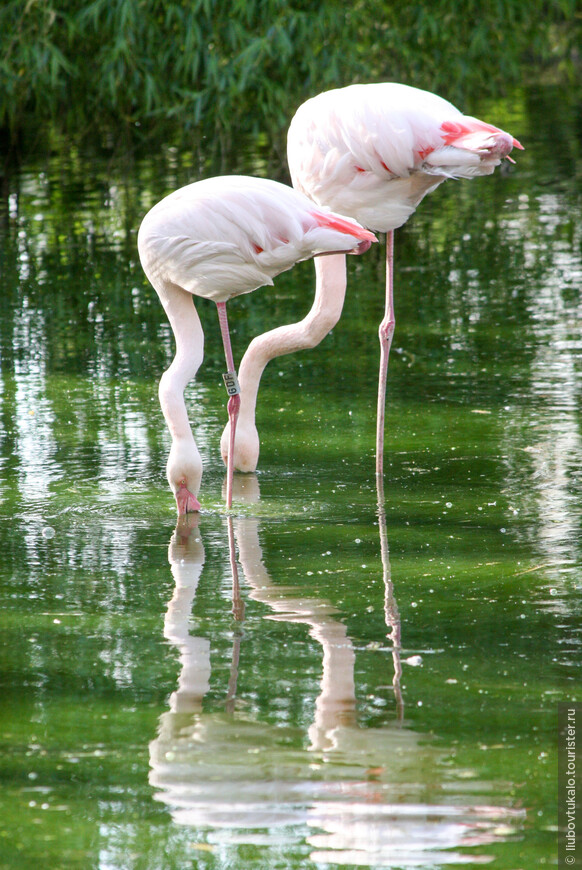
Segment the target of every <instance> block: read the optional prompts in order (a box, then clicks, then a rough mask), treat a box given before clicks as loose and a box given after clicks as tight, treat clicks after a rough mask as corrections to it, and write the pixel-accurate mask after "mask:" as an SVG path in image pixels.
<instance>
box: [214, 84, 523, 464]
mask: <svg viewBox="0 0 582 870" xmlns="http://www.w3.org/2000/svg"><path fill="white" fill-rule="evenodd" d="M287 146H288V148H287V156H288V162H289V169H290V172H291V180H292V182H293V186H294V187H295V188H296V189H298V190H300V191H301V192H302V193H304V194H306V195H307V196H309V197H310V198H311V199H312V200H313V201H314V202H315V203H317V204H318V205H320V206H324V205H325V206H327V207H328V208H332V209H334V210H337V211H339V212H341V213H342V214H346V215H349V216H350V217H351V218H354V219H355V220H357V221H358V222H359V223H361V224H362V225H363V226H365V227H367V228H368V229H371V230H373V231H374V232H384V233H386V234H387V238H386V305H385V313H384V317H383V319H382V322H381V324H380V328H379V337H380V349H381V350H380V375H379V384H378V411H377V430H376V474H377V475H379V476H381V475H382V473H383V457H384V414H385V401H386V380H387V370H388V358H389V353H390V345H391V342H392V336H393V333H394V326H395V318H394V305H393V279H392V275H393V259H394V230H395V229H397V228H398V227H400V226H402V224H404V223H405V222H406V221H407V220H408V218H409V217H410V216H411V215H412V214H413V213H414V211H415V210H416V207H417V206H418V204H419V203H420V201H421V200H422V199H423V197H424V196H426V194H427V193H429V192H430V191H432V190H434V189H435V188H436V187H438V185H439V184H441V183H442V182H443V181H445V180H446V179H447V178H473V177H475V176H478V175H489V174H490V173H492V172H493V171H494V169H495V167H496V166H498V165H499V164H500V163H501V161H502V160H503V159H504V158H507V159H508V160H510V161H511V162H513V160H512V158H511V157H509V153H510V152H511V150H512V149H513V148H514V147H515V148H522V145H521V144H520V143H519V142H518V141H517V139H514V138H513V136H511V135H510V134H509V133H506V132H504V131H503V130H500V129H499V128H498V127H494V126H492V125H491V124H487V123H485V122H484V121H480V120H478V119H477V118H472V117H469V116H467V115H463V114H462V113H461V112H460V111H459V109H457V108H455V106H453V105H452V104H451V103H449V102H447V100H444V99H442V98H441V97H438V96H436V95H435V94H432V93H429V92H428V91H423V90H419V89H418V88H413V87H409V86H408V85H402V84H396V83H392V82H384V83H378V84H365V85H350V86H348V87H345V88H338V89H336V90H331V91H325V92H323V93H321V94H319V95H317V96H315V97H313V98H311V99H310V100H307V102H305V103H303V105H301V106H300V107H299V109H298V110H297V112H296V114H295V116H294V117H293V119H292V121H291V124H290V127H289V132H288V139H287ZM338 259H339V260H344V261H345V258H343V257H341V256H340V257H329V258H327V260H326V261H321V262H317V261H316V264H315V266H316V276H317V286H316V296H315V301H314V304H313V307H312V309H311V311H310V312H309V314H308V315H307V317H306V318H305V319H304V320H303V321H301V322H299V323H296V324H293V325H291V326H286V327H279V328H278V329H275V330H271V331H270V332H267V333H264V334H263V335H261V336H258V337H257V338H255V339H254V340H253V341H252V342H251V344H250V345H249V348H248V349H247V352H246V353H245V355H244V356H243V359H242V361H241V366H240V374H241V409H240V413H241V417H243V416H244V418H245V421H246V427H245V432H246V433H249V432H250V433H252V437H250V436H249V439H248V440H246V441H245V442H244V443H243V441H242V437H241V443H240V444H238V443H237V444H236V445H235V460H234V461H235V463H236V465H237V467H239V468H240V469H241V470H243V471H253V470H254V468H255V467H256V464H257V461H258V456H259V439H258V434H256V425H255V422H254V413H255V406H256V398H257V392H258V388H259V382H260V378H261V374H262V371H263V369H264V367H265V366H266V365H267V363H268V362H269V360H270V359H273V358H274V357H275V356H279V355H281V354H283V353H289V352H291V351H294V350H298V349H300V348H306V347H314V346H315V345H316V344H318V343H319V342H320V341H321V340H322V339H323V338H324V337H325V336H326V335H327V333H328V332H329V330H330V329H331V328H332V327H333V326H334V325H335V323H337V321H338V319H339V317H340V315H341V311H342V307H343V302H344V296H345V284H344V285H343V286H342V285H340V284H339V283H338V281H337V280H336V281H334V282H330V281H328V280H326V273H327V270H330V271H331V270H334V271H335V273H336V275H337V276H339V274H340V270H341V266H340V264H339V263H338ZM241 435H242V433H241ZM227 444H228V427H227V429H226V430H225V432H224V433H223V436H222V442H221V446H222V453H223V457H224V456H225V455H226V452H227Z"/></svg>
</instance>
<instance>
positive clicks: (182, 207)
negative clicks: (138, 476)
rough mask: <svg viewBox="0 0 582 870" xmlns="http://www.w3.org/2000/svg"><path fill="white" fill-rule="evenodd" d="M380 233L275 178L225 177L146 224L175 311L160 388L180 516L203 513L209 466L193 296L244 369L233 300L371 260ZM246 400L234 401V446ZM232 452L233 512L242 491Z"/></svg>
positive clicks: (142, 236) (149, 254)
mask: <svg viewBox="0 0 582 870" xmlns="http://www.w3.org/2000/svg"><path fill="white" fill-rule="evenodd" d="M374 241H376V238H375V236H374V235H373V234H372V233H371V232H369V231H368V230H365V229H363V228H362V227H361V226H359V225H358V224H357V223H356V222H355V221H353V220H351V219H347V218H343V217H341V216H340V215H336V214H334V213H332V212H330V211H328V210H327V208H325V207H317V206H316V205H314V203H313V202H312V201H311V200H309V199H308V198H307V197H306V196H304V195H303V194H302V193H300V192H298V191H296V190H293V189H292V188H290V187H287V186H286V185H283V184H279V183H278V182H275V181H270V180H267V179H259V178H248V177H245V176H223V177H218V178H210V179H205V180H203V181H198V182H195V183H194V184H190V185H187V186H186V187H183V188H181V189H179V190H176V191H174V192H173V193H171V194H169V195H168V196H166V197H165V198H164V199H163V200H161V201H160V202H159V203H157V205H155V206H154V207H153V208H152V209H151V210H150V211H149V212H148V213H147V214H146V216H145V217H144V219H143V221H142V224H141V226H140V229H139V233H138V250H139V256H140V260H141V263H142V266H143V269H144V271H145V273H146V275H147V277H148V279H149V280H150V282H151V284H152V285H153V287H154V288H155V290H156V291H157V293H158V295H159V297H160V300H161V302H162V304H163V306H164V308H165V310H166V314H167V316H168V319H169V321H170V325H171V327H172V330H173V332H174V337H175V339H176V355H175V357H174V360H173V362H172V364H171V365H170V367H169V369H168V370H167V371H166V372H165V373H164V375H163V376H162V379H161V381H160V390H159V394H160V403H161V406H162V410H163V413H164V417H165V419H166V422H167V424H168V428H169V430H170V433H171V435H172V448H171V450H170V455H169V458H168V464H167V469H166V471H167V477H168V481H169V483H170V487H171V488H172V491H173V492H174V495H175V497H176V504H177V508H178V513H179V514H185V513H189V512H191V511H196V510H199V508H200V504H199V502H198V499H197V493H198V490H199V487H200V479H201V476H202V463H201V459H200V454H199V452H198V448H197V447H196V443H195V441H194V437H193V435H192V430H191V428H190V424H189V421H188V415H187V412H186V406H185V402H184V395H183V394H184V388H185V386H186V384H187V383H188V382H189V381H190V380H191V379H192V378H193V377H194V376H195V374H196V372H197V370H198V368H199V366H200V364H201V362H202V356H203V343H204V336H203V333H202V327H201V325H200V320H199V317H198V314H197V312H196V309H195V308H194V306H193V304H192V296H201V297H203V298H206V299H211V300H213V301H214V302H215V303H216V305H217V307H218V312H219V320H220V324H221V331H222V337H223V342H224V348H225V355H226V359H227V366H228V369H229V372H231V373H233V372H234V363H233V361H232V350H231V347H230V338H229V335H228V325H227V322H226V309H225V304H226V302H227V300H229V299H231V298H232V297H234V296H238V295H240V294H242V293H249V292H251V291H252V290H255V289H257V288H258V287H261V286H264V285H272V284H273V278H274V277H275V276H276V275H278V274H279V273H281V272H283V271H285V270H287V269H290V268H291V267H292V266H293V265H294V264H295V263H297V262H299V261H301V260H306V259H309V258H310V257H313V256H317V255H318V254H324V253H329V252H342V253H362V252H363V251H365V250H367V249H368V248H369V246H370V245H371V244H372V242H374ZM238 403H239V396H238V395H235V394H232V395H231V399H230V400H229V418H230V430H231V432H232V445H233V444H234V435H235V430H236V419H237V418H238ZM232 445H231V449H230V452H229V460H230V461H229V474H228V483H227V506H229V507H230V503H229V493H230V494H231V493H232V467H233V463H232V449H233V447H232Z"/></svg>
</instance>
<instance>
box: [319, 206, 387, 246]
mask: <svg viewBox="0 0 582 870" xmlns="http://www.w3.org/2000/svg"><path fill="white" fill-rule="evenodd" d="M312 215H313V217H314V218H315V220H316V221H317V225H318V226H320V227H327V228H328V229H331V230H337V231H338V232H339V233H345V234H346V235H348V236H353V237H354V238H356V239H361V240H362V241H365V242H377V241H378V239H377V238H376V236H375V235H374V233H371V232H370V231H369V230H365V229H364V228H363V227H361V226H360V225H359V224H357V223H353V222H352V221H350V220H348V219H347V218H341V217H339V216H338V215H336V214H331V213H329V214H326V213H325V212H320V211H314V212H312Z"/></svg>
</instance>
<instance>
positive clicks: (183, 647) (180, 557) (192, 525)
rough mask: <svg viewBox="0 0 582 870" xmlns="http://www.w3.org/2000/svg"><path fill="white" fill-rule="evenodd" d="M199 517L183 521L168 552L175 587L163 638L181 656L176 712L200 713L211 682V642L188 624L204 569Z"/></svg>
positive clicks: (190, 516)
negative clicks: (198, 634)
mask: <svg viewBox="0 0 582 870" xmlns="http://www.w3.org/2000/svg"><path fill="white" fill-rule="evenodd" d="M199 519H200V514H198V513H190V514H186V515H185V516H184V517H180V519H179V520H178V525H177V526H176V529H175V531H174V534H173V535H172V539H171V541H170V546H169V548H168V561H169V562H170V566H171V570H172V575H173V577H174V581H175V583H176V586H175V588H174V594H173V596H172V599H171V601H170V603H169V604H168V609H167V612H166V618H165V620H164V637H166V638H167V640H169V641H170V643H172V644H173V645H174V646H175V647H176V648H177V650H178V652H179V654H180V665H181V670H180V674H179V677H178V689H177V691H175V692H174V693H173V694H172V696H171V698H170V708H171V710H172V711H174V712H179V711H187V710H191V711H195V710H200V709H201V706H202V698H203V697H204V695H205V694H206V692H207V691H208V681H209V679H210V641H209V640H208V639H207V638H204V637H192V636H191V635H190V632H189V620H190V615H191V612H192V603H193V601H194V597H195V595H196V590H197V588H198V581H199V579H200V574H201V573H202V567H203V565H204V558H205V554H204V547H203V545H202V540H201V538H200V535H199V533H198V523H199Z"/></svg>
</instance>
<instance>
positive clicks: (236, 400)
mask: <svg viewBox="0 0 582 870" xmlns="http://www.w3.org/2000/svg"><path fill="white" fill-rule="evenodd" d="M216 307H217V309H218V322H219V323H220V331H221V333H222V343H223V345H224V355H225V357H226V368H227V369H228V372H227V375H226V377H225V383H226V389H227V392H228V394H229V396H230V399H229V400H228V405H227V411H228V420H229V423H230V438H229V442H228V460H227V469H226V507H227V509H229V508H231V507H232V478H233V473H234V437H235V434H236V421H237V420H238V412H239V409H240V388H239V386H238V380H237V377H236V371H235V368H234V359H233V356H232V347H231V344H230V333H229V331H228V319H227V317H226V302H217V303H216Z"/></svg>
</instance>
